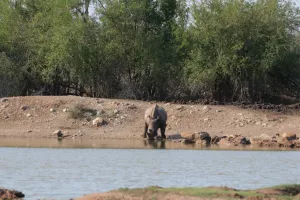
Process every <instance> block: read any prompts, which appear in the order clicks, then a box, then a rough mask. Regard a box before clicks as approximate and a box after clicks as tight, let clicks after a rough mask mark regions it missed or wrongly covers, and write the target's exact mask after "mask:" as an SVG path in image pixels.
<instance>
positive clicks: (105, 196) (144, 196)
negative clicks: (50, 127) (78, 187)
mask: <svg viewBox="0 0 300 200" xmlns="http://www.w3.org/2000/svg"><path fill="white" fill-rule="evenodd" d="M96 199H97V200H109V199H114V200H118V199H120V200H121V199H122V200H123V199H128V200H129V199H131V200H133V199H134V200H152V199H156V200H167V199H174V200H179V199H182V200H183V199H187V200H206V199H251V200H260V199H276V200H280V199H295V200H296V199H300V185H282V186H276V187H271V188H262V189H256V190H236V189H232V188H228V187H206V188H161V187H147V188H141V189H127V188H125V189H119V190H116V191H111V192H108V193H101V194H92V195H87V196H83V197H80V198H77V199H75V200H96Z"/></svg>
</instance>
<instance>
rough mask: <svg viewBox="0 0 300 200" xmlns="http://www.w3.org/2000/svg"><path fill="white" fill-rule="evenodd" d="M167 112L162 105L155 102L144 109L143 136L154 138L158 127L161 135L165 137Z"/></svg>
mask: <svg viewBox="0 0 300 200" xmlns="http://www.w3.org/2000/svg"><path fill="white" fill-rule="evenodd" d="M167 118H168V117H167V112H166V111H165V109H164V108H163V107H159V106H157V105H156V104H155V105H154V106H151V107H149V108H147V109H146V111H145V131H144V134H143V137H144V138H147V136H148V138H149V139H154V137H156V136H157V130H158V129H159V128H160V133H161V137H162V138H163V139H166V135H165V131H166V126H167Z"/></svg>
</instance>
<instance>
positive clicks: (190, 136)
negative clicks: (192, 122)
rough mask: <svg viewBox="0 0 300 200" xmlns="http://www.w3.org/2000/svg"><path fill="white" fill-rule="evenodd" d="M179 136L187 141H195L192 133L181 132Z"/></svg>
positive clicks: (194, 135)
mask: <svg viewBox="0 0 300 200" xmlns="http://www.w3.org/2000/svg"><path fill="white" fill-rule="evenodd" d="M180 136H181V137H182V138H184V139H187V140H194V141H196V134H195V133H193V132H182V133H180Z"/></svg>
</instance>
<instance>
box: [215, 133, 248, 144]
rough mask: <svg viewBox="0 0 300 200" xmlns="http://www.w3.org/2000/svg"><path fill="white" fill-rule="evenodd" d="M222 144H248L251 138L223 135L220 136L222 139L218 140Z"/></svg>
mask: <svg viewBox="0 0 300 200" xmlns="http://www.w3.org/2000/svg"><path fill="white" fill-rule="evenodd" d="M218 144H220V145H234V146H238V145H248V144H250V140H249V139H247V138H246V137H244V136H241V135H229V136H227V137H226V136H223V137H222V138H220V141H219V142H218Z"/></svg>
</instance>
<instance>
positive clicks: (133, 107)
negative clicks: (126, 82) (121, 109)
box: [127, 104, 137, 109]
mask: <svg viewBox="0 0 300 200" xmlns="http://www.w3.org/2000/svg"><path fill="white" fill-rule="evenodd" d="M127 108H129V109H136V108H137V106H136V105H134V104H131V105H129V106H128V107H127Z"/></svg>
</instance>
